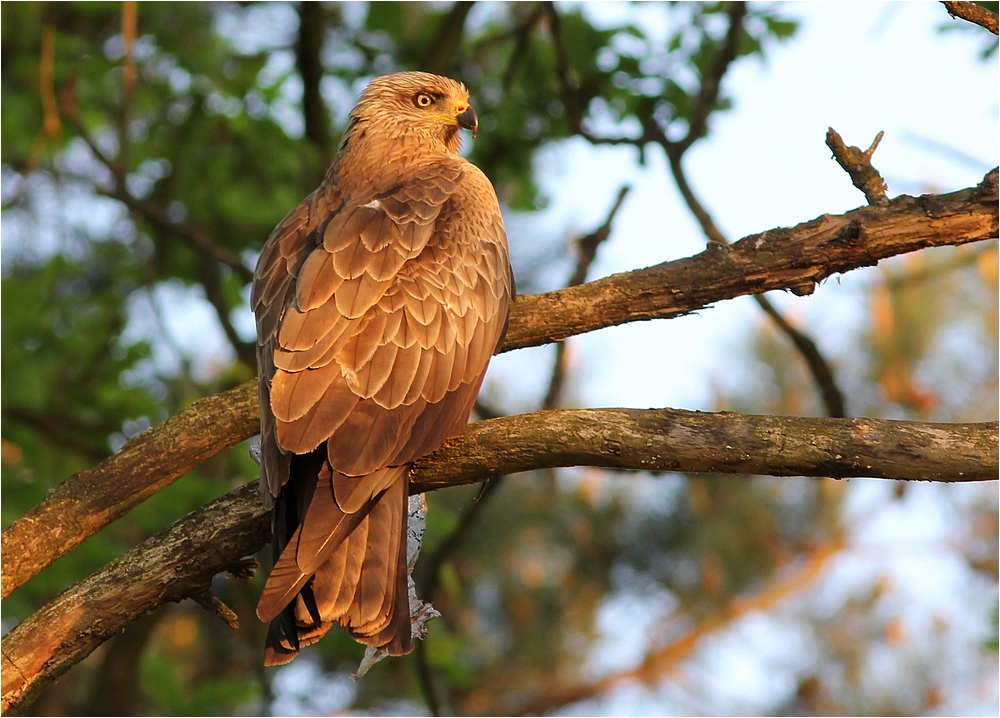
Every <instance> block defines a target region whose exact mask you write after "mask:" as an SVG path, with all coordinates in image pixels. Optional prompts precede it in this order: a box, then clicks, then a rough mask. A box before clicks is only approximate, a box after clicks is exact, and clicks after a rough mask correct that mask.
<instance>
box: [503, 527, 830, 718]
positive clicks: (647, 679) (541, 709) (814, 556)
mask: <svg viewBox="0 0 1000 718" xmlns="http://www.w3.org/2000/svg"><path fill="white" fill-rule="evenodd" d="M841 548H843V546H842V544H841V542H840V541H837V540H834V541H830V542H828V543H824V544H821V545H820V546H817V547H815V548H813V549H812V550H811V551H810V552H809V556H808V559H807V560H806V561H804V562H802V563H801V564H800V565H798V566H795V567H794V569H793V570H791V571H790V572H787V573H785V572H782V573H783V575H780V577H779V578H778V580H777V581H776V582H775V583H772V584H769V585H768V586H767V587H766V588H764V590H762V591H760V592H758V593H755V594H750V595H744V596H735V597H733V598H732V599H731V600H729V601H727V602H726V604H725V605H724V606H723V607H722V609H721V610H720V611H718V612H717V613H713V614H712V615H711V616H709V617H707V618H705V619H704V620H702V621H699V622H698V623H697V624H695V625H694V626H693V627H692V628H691V629H690V630H688V631H686V632H684V633H683V634H682V635H680V636H678V637H677V638H676V639H674V640H673V641H671V642H669V643H668V644H666V645H664V646H660V647H658V648H655V649H653V650H651V651H650V652H649V653H648V654H647V655H646V657H645V658H644V659H643V660H642V662H641V663H640V664H639V665H638V666H636V667H634V668H629V669H626V670H623V671H619V672H617V673H612V674H611V675H608V676H605V677H603V678H601V679H600V680H597V681H592V682H587V683H575V684H569V685H561V686H559V685H557V686H555V687H554V689H553V690H552V692H551V693H550V694H549V695H547V696H545V697H544V698H541V699H537V700H535V701H532V702H531V703H529V704H528V705H527V706H526V707H525V708H523V709H522V710H520V711H519V714H520V715H545V714H547V713H549V712H550V711H553V710H556V709H558V708H561V707H564V706H566V705H567V704H569V703H575V702H577V701H581V700H586V699H587V698H593V697H595V696H599V695H601V694H603V693H605V692H607V691H608V690H611V689H612V688H614V687H615V686H620V685H622V684H624V683H625V682H627V681H639V682H641V683H643V684H646V685H654V684H655V683H656V682H657V681H658V680H660V679H662V678H663V677H664V675H665V674H666V673H667V672H668V671H670V670H671V669H673V668H675V667H676V666H677V665H678V664H679V663H680V662H681V661H682V660H684V659H685V658H687V657H688V656H689V655H691V653H692V652H693V651H694V650H695V648H697V646H698V643H699V641H700V640H701V639H702V638H703V637H704V636H706V635H708V634H710V633H714V632H716V631H719V630H720V629H722V628H724V627H725V626H727V625H729V624H731V623H732V622H734V621H736V620H738V619H740V618H742V617H743V616H746V615H747V614H750V613H753V612H756V611H766V610H767V609H768V608H770V607H771V606H773V605H775V604H777V603H779V602H780V601H782V600H783V599H785V598H787V597H788V596H790V595H793V594H794V593H795V592H797V591H800V590H802V589H803V588H805V587H806V586H808V585H810V584H811V583H813V582H814V581H815V580H816V579H817V578H818V577H819V576H820V575H821V574H822V573H823V571H824V570H825V569H826V568H828V567H829V565H830V563H831V559H833V558H834V557H835V556H837V554H838V552H839V551H840V549H841ZM786 568H788V567H786Z"/></svg>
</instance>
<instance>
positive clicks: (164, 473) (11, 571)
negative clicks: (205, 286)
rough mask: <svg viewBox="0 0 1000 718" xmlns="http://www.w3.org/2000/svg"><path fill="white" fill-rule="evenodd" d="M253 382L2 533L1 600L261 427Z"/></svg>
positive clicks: (82, 477)
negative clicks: (84, 541) (83, 542)
mask: <svg viewBox="0 0 1000 718" xmlns="http://www.w3.org/2000/svg"><path fill="white" fill-rule="evenodd" d="M258 421H259V418H258V414H257V388H256V382H247V383H246V384H243V385H242V386H239V387H237V388H236V389H233V390H231V391H228V392H225V393H224V394H216V395H215V396H210V397H207V398H205V399H202V400H200V401H196V402H195V403H194V404H192V405H191V406H190V407H188V408H187V409H185V410H184V411H182V412H181V413H179V414H178V415H177V416H174V417H173V418H171V419H168V420H167V421H166V422H164V423H163V424H160V425H159V426H157V427H155V428H153V429H151V430H149V431H146V432H144V433H142V434H139V436H137V437H135V438H134V439H132V440H131V441H129V442H128V443H127V444H125V446H123V447H122V448H121V449H120V450H119V451H118V453H116V454H115V455H114V456H112V457H110V458H108V459H107V460H105V461H103V462H101V463H100V464H98V465H97V466H95V467H93V468H92V469H87V470H86V471H81V472H79V473H77V474H73V475H72V476H70V477H69V478H68V479H66V481H64V482H62V483H61V484H59V485H57V486H55V487H54V488H53V489H52V490H51V491H49V493H48V495H47V496H46V497H45V500H44V501H43V502H42V503H40V504H39V505H38V506H36V507H35V508H34V509H32V510H31V511H29V512H28V513H27V514H25V515H24V516H22V517H21V518H19V519H18V520H17V521H15V522H14V523H12V524H11V525H10V526H9V527H8V528H7V530H5V531H4V532H3V541H2V551H3V560H2V563H3V576H2V591H3V597H4V598H6V597H7V595H8V594H9V593H10V592H11V591H13V590H14V589H15V588H17V587H18V586H20V585H21V584H23V583H24V582H25V581H27V580H28V579H29V578H31V577H32V576H34V575H35V574H37V573H38V572H39V571H41V570H42V569H44V568H45V567H46V566H48V565H49V564H51V563H52V562H53V561H55V560H56V559H57V558H59V557H60V556H62V555H64V554H66V553H68V552H69V551H70V550H72V549H73V548H75V547H76V546H78V545H79V544H80V543H81V542H82V541H83V540H84V539H86V538H87V537H88V536H92V535H93V534H95V533H97V532H98V531H100V530H101V529H102V528H104V527H105V526H107V525H108V524H109V523H111V522H112V521H114V520H115V519H117V518H119V517H120V516H123V515H124V514H125V513H127V512H128V511H130V510H131V509H132V507H134V506H136V505H138V504H140V503H142V502H143V501H145V500H146V499H147V498H149V497H150V496H152V495H153V494H155V493H156V492H157V491H159V490H160V489H162V488H164V487H166V486H168V485H170V484H171V483H173V482H174V481H175V480H176V479H179V478H180V477H181V476H183V475H184V474H186V473H187V472H188V471H190V470H191V469H193V468H194V467H196V466H198V465H199V464H201V463H202V462H204V461H206V460H208V459H209V458H211V457H212V456H215V455H216V454H218V453H219V452H221V451H223V450H224V449H226V448H228V447H230V446H233V445H235V444H238V443H239V442H241V441H244V440H245V439H248V438H249V437H251V436H253V435H254V434H256V433H257V432H258V431H259V425H258Z"/></svg>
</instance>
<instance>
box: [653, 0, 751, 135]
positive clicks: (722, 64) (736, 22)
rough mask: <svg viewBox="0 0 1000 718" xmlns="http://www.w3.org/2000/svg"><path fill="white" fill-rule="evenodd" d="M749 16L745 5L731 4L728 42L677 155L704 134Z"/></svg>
mask: <svg viewBox="0 0 1000 718" xmlns="http://www.w3.org/2000/svg"><path fill="white" fill-rule="evenodd" d="M746 14H747V6H746V3H745V2H732V3H729V8H728V15H729V30H728V31H727V32H726V38H725V40H724V41H723V43H722V47H720V48H719V54H718V55H716V57H715V62H714V63H713V64H712V68H711V70H710V71H709V72H708V74H706V75H705V76H704V77H703V78H702V80H701V86H700V87H699V88H698V95H697V97H695V101H694V108H693V109H692V111H691V118H690V120H689V121H688V131H687V135H686V136H685V137H684V139H683V140H680V141H679V142H674V143H671V144H672V145H673V148H674V151H676V152H677V153H678V154H683V153H684V152H685V151H686V150H687V148H688V147H690V146H691V145H693V144H694V143H695V142H696V141H698V140H699V139H701V137H702V136H703V135H704V134H705V128H706V126H707V123H708V116H709V115H710V114H712V111H713V110H715V106H716V104H717V103H718V101H719V91H720V89H721V87H722V78H723V76H724V75H725V74H726V71H727V70H728V69H729V66H730V65H731V64H732V63H733V61H734V60H735V59H736V56H737V53H738V52H739V44H740V38H741V37H742V36H743V18H745V17H746Z"/></svg>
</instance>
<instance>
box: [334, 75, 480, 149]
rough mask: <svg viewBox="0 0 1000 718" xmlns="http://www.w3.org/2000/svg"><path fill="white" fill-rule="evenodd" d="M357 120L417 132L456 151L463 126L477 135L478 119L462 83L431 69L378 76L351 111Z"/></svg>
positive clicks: (353, 117)
mask: <svg viewBox="0 0 1000 718" xmlns="http://www.w3.org/2000/svg"><path fill="white" fill-rule="evenodd" d="M351 117H352V119H354V120H357V121H362V122H364V121H367V120H370V121H372V122H374V123H378V124H379V125H381V126H386V127H394V128H398V129H399V130H401V131H405V132H408V133H411V132H418V133H420V134H423V135H426V136H428V137H430V138H432V139H434V140H439V141H441V142H443V143H444V145H445V146H446V147H447V148H448V149H449V150H451V151H453V152H457V151H458V149H459V144H460V142H461V140H460V137H459V130H460V129H467V130H471V132H472V136H473V137H475V136H476V132H477V130H478V129H479V118H478V117H477V116H476V111H475V110H473V109H472V105H470V104H469V91H468V90H467V89H466V88H465V85H463V84H462V83H461V82H456V81H455V80H451V79H449V78H447V77H441V76H440V75H432V74H431V73H429V72H397V73H395V74H393V75H382V76H381V77H376V78H375V79H374V80H372V81H371V83H369V85H368V87H367V88H365V91H364V92H363V93H362V94H361V97H360V99H358V104H357V105H356V106H355V107H354V110H352V111H351Z"/></svg>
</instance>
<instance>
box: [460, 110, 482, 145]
mask: <svg viewBox="0 0 1000 718" xmlns="http://www.w3.org/2000/svg"><path fill="white" fill-rule="evenodd" d="M455 119H456V120H457V121H458V126H459V127H464V128H465V129H467V130H469V131H470V132H472V137H473V139H475V137H476V135H477V134H479V116H478V115H477V114H476V111H475V110H473V109H472V106H471V105H469V106H468V107H466V108H465V110H463V111H462V112H460V113H459V115H458V117H456V118H455Z"/></svg>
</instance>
